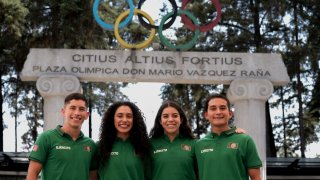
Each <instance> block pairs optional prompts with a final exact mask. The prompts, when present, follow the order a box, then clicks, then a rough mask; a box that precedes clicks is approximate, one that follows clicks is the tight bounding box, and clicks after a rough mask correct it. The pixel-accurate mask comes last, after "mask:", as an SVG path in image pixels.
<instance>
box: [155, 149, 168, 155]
mask: <svg viewBox="0 0 320 180" xmlns="http://www.w3.org/2000/svg"><path fill="white" fill-rule="evenodd" d="M167 151H168V149H157V150H154V151H153V154H157V153H162V152H167Z"/></svg>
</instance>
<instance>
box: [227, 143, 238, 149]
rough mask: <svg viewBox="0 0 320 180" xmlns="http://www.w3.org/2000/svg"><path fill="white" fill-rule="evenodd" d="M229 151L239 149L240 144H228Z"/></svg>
mask: <svg viewBox="0 0 320 180" xmlns="http://www.w3.org/2000/svg"><path fill="white" fill-rule="evenodd" d="M228 148H229V149H238V143H234V142H230V143H229V144H228Z"/></svg>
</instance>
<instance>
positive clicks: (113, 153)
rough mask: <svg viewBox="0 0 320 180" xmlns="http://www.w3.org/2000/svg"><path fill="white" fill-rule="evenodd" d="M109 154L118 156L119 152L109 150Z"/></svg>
mask: <svg viewBox="0 0 320 180" xmlns="http://www.w3.org/2000/svg"><path fill="white" fill-rule="evenodd" d="M110 155H111V156H118V155H119V152H111V153H110Z"/></svg>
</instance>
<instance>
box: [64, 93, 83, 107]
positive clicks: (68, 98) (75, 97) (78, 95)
mask: <svg viewBox="0 0 320 180" xmlns="http://www.w3.org/2000/svg"><path fill="white" fill-rule="evenodd" d="M72 100H83V101H84V102H85V106H86V107H88V100H87V99H86V98H85V96H84V95H83V94H81V93H71V94H69V95H68V96H66V97H65V99H64V105H67V104H69V103H70V101H72Z"/></svg>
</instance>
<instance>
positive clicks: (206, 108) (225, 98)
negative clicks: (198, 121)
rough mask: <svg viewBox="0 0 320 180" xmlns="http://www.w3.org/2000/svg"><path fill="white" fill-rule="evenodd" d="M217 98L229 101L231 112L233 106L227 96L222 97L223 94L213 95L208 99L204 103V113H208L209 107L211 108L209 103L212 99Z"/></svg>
mask: <svg viewBox="0 0 320 180" xmlns="http://www.w3.org/2000/svg"><path fill="white" fill-rule="evenodd" d="M215 98H220V99H224V100H225V101H227V106H228V109H229V110H230V109H231V104H230V101H229V99H228V98H227V97H226V96H225V95H222V94H211V95H209V96H208V97H207V99H206V101H205V103H204V106H203V107H204V112H207V111H208V106H209V101H210V100H211V99H215Z"/></svg>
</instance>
